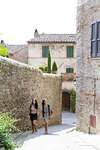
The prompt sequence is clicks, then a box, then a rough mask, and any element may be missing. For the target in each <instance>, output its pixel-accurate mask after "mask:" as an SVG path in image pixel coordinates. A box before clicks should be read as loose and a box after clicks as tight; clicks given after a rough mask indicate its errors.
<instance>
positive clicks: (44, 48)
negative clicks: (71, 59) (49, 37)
mask: <svg viewBox="0 0 100 150" xmlns="http://www.w3.org/2000/svg"><path fill="white" fill-rule="evenodd" d="M48 51H49V46H42V57H48Z"/></svg>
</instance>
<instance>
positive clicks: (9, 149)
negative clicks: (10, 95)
mask: <svg viewBox="0 0 100 150" xmlns="http://www.w3.org/2000/svg"><path fill="white" fill-rule="evenodd" d="M16 121H17V120H16V119H15V118H13V115H12V114H11V112H10V113H0V148H4V149H5V150H14V149H15V148H16V147H18V145H17V143H15V142H14V141H13V139H12V138H11V133H12V132H14V131H17V129H16V127H15V126H14V123H15V122H16Z"/></svg>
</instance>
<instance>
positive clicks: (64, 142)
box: [16, 112, 100, 150]
mask: <svg viewBox="0 0 100 150" xmlns="http://www.w3.org/2000/svg"><path fill="white" fill-rule="evenodd" d="M62 118H63V120H62V125H57V126H50V127H49V134H48V135H45V134H44V128H41V129H39V130H38V132H37V133H35V134H34V135H33V134H32V133H31V132H30V131H29V132H26V133H23V134H22V135H21V136H20V137H19V138H18V139H19V140H21V142H22V143H23V146H22V147H21V148H19V149H16V150H33V149H36V150H40V149H43V150H56V149H57V150H100V135H90V134H84V133H81V132H77V131H76V130H75V120H76V119H75V114H72V113H66V112H63V116H62Z"/></svg>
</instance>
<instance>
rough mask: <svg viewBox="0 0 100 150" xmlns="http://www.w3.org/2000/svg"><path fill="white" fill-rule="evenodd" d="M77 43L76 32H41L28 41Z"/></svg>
mask: <svg viewBox="0 0 100 150" xmlns="http://www.w3.org/2000/svg"><path fill="white" fill-rule="evenodd" d="M71 42H74V43H76V34H39V35H38V37H35V38H33V39H31V40H29V41H28V43H71Z"/></svg>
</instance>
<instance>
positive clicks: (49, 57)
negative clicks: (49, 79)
mask: <svg viewBox="0 0 100 150" xmlns="http://www.w3.org/2000/svg"><path fill="white" fill-rule="evenodd" d="M47 73H51V56H50V50H49V51H48V69H47Z"/></svg>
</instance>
